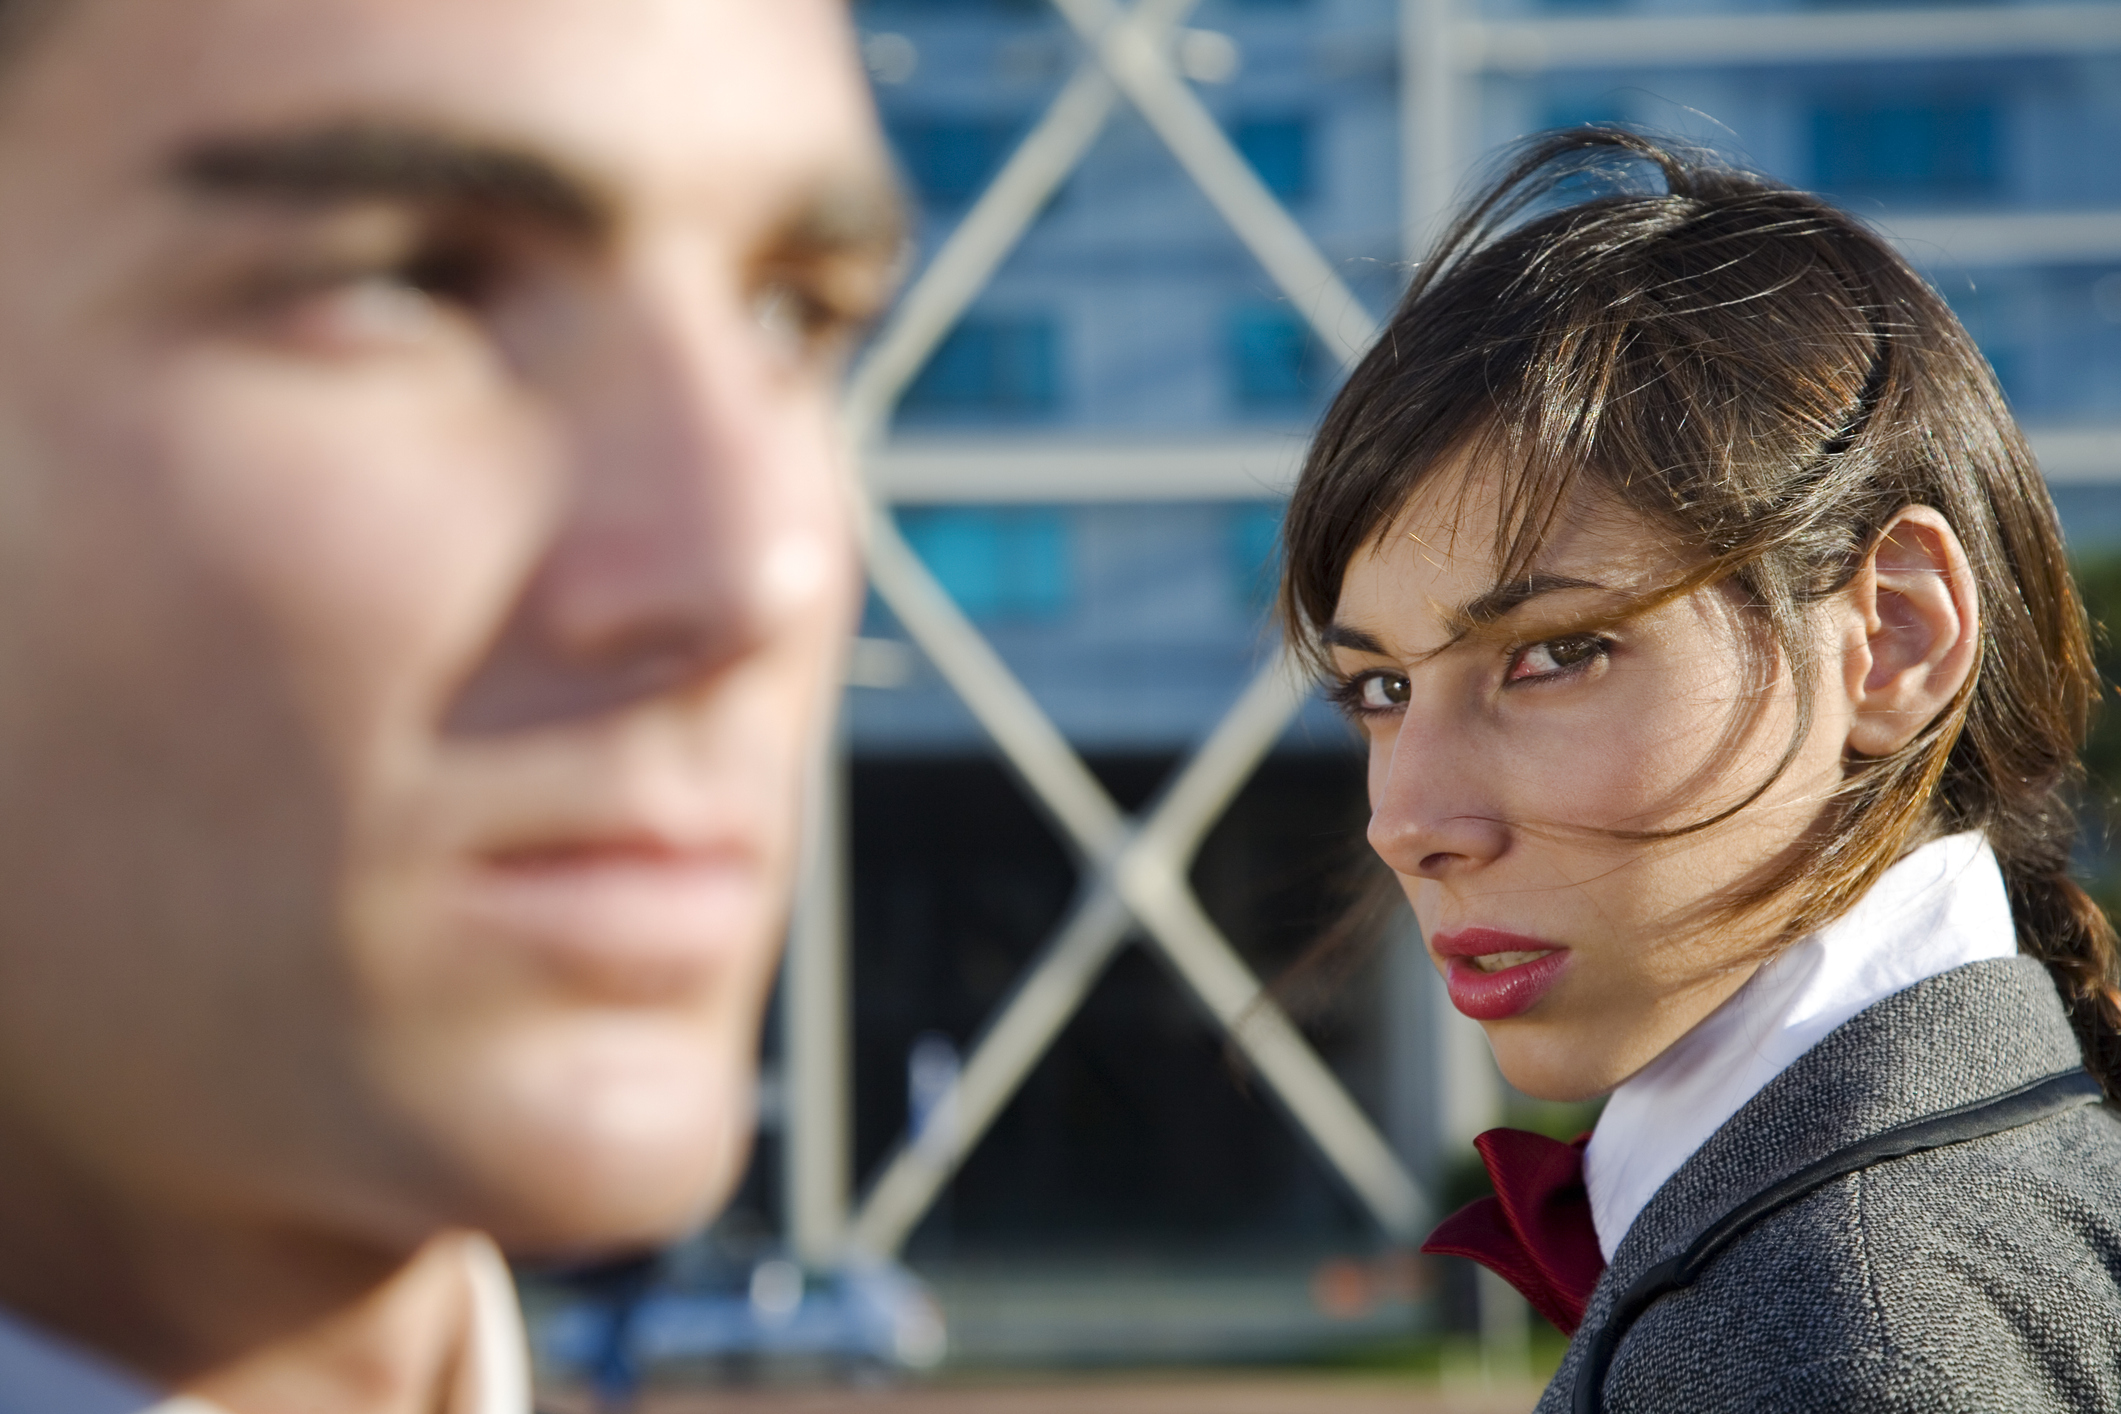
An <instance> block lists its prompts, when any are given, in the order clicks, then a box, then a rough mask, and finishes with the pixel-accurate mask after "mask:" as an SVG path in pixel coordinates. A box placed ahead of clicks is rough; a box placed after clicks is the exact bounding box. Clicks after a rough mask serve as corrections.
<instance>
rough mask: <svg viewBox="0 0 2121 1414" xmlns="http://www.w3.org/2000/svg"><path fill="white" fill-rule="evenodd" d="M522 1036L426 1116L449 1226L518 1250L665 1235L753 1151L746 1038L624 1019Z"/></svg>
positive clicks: (694, 1224) (710, 1203) (584, 1247)
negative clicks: (736, 1043)
mask: <svg viewBox="0 0 2121 1414" xmlns="http://www.w3.org/2000/svg"><path fill="white" fill-rule="evenodd" d="M577 1032H578V1034H573V1035H566V1036H555V1037H549V1038H544V1039H542V1040H540V1041H538V1042H536V1043H534V1044H524V1043H522V1042H520V1041H519V1042H517V1043H516V1044H514V1045H511V1046H509V1047H507V1048H505V1049H504V1050H503V1052H502V1053H501V1054H499V1055H494V1056H488V1057H486V1058H484V1059H485V1060H486V1064H485V1065H482V1066H481V1067H480V1069H481V1070H483V1071H484V1072H485V1074H484V1075H483V1077H482V1079H483V1082H484V1083H474V1084H468V1085H465V1086H464V1087H462V1088H461V1089H460V1090H459V1091H458V1092H457V1094H456V1095H455V1096H454V1097H452V1099H453V1100H454V1103H451V1104H448V1105H447V1106H446V1112H445V1113H442V1114H437V1113H435V1112H434V1111H433V1110H428V1111H427V1112H426V1114H425V1116H424V1121H423V1123H424V1127H426V1128H428V1130H429V1134H430V1136H431V1143H432V1145H433V1147H434V1148H435V1149H437V1150H439V1151H440V1152H441V1154H442V1155H444V1156H445V1157H444V1164H445V1166H446V1167H447V1168H448V1169H449V1170H450V1171H451V1172H452V1173H453V1175H454V1177H455V1180H456V1181H455V1183H454V1184H453V1185H452V1187H454V1188H455V1189H456V1193H455V1194H454V1195H453V1197H454V1200H455V1201H454V1202H453V1203H452V1205H451V1206H452V1207H453V1208H455V1209H456V1210H457V1211H455V1212H453V1213H452V1214H451V1215H450V1220H451V1222H452V1224H453V1225H462V1226H470V1227H477V1228H481V1229H483V1230H485V1231H487V1232H489V1233H491V1234H492V1235H493V1236H494V1238H495V1239H496V1240H497V1241H499V1242H500V1243H501V1245H502V1246H503V1247H504V1248H505V1249H507V1250H508V1251H510V1252H512V1253H518V1254H524V1255H538V1256H555V1257H573V1256H580V1255H585V1254H593V1253H597V1252H602V1251H610V1250H618V1249H625V1248H638V1247H644V1246H653V1245H660V1244H663V1243H667V1242H670V1241H673V1240H675V1239H677V1238H680V1237H683V1236H685V1235H687V1234H688V1233H691V1232H693V1231H696V1230H697V1229H698V1228H699V1227H700V1226H701V1225H702V1224H703V1223H705V1222H706V1221H707V1220H708V1219H709V1218H710V1217H712V1216H713V1214H714V1213H715V1212H716V1211H717V1210H718V1209H719V1208H720V1207H721V1205H722V1204H723V1203H724V1202H726V1201H727V1199H728V1196H729V1194H730V1192H731V1190H732V1189H733V1188H734V1187H735V1185H736V1182H737V1180H738V1179H739V1178H740V1177H741V1175H742V1172H743V1165H744V1162H745V1160H746V1158H747V1157H748V1155H749V1153H750V1148H751V1137H752V1127H753V1118H754V1094H753V1090H754V1084H755V1072H754V1065H753V1061H752V1059H751V1056H752V1045H753V1042H752V1038H751V1037H749V1036H746V1037H745V1038H744V1044H743V1046H742V1047H741V1048H736V1047H730V1046H727V1045H716V1044H714V1043H712V1042H711V1041H707V1040H704V1039H702V1038H700V1037H699V1036H697V1035H695V1034H692V1033H691V1032H689V1031H688V1030H687V1029H685V1028H682V1027H666V1028H656V1027H652V1026H643V1025H639V1024H630V1023H629V1024H624V1025H617V1026H611V1027H606V1028H602V1029H601V1034H597V1031H596V1030H595V1029H592V1031H591V1034H587V1035H584V1034H579V1029H577Z"/></svg>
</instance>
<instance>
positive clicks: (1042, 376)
mask: <svg viewBox="0 0 2121 1414" xmlns="http://www.w3.org/2000/svg"><path fill="white" fill-rule="evenodd" d="M1059 403H1060V332H1059V330H1058V329H1057V328H1056V327H1055V325H1054V322H1053V321H1052V320H1051V319H1048V318H1045V317H1043V316H1024V317H1017V318H987V317H981V318H972V319H967V320H965V321H964V322H963V323H961V324H959V325H958V326H957V328H956V329H954V330H952V331H951V333H950V336H949V337H948V338H946V339H944V340H943V342H942V346H941V347H939V348H938V349H937V350H936V351H935V354H934V356H933V357H931V358H930V359H929V360H928V364H927V366H926V367H925V368H923V369H922V370H921V373H920V376H919V377H918V378H916V379H914V380H913V386H912V387H911V388H909V389H907V390H906V397H905V400H904V401H903V402H902V403H901V404H900V407H901V409H902V410H903V411H905V412H907V413H909V414H912V415H914V416H917V417H918V416H921V415H929V416H936V417H945V418H947V417H950V416H953V415H962V416H988V417H1001V418H1015V417H1035V416H1038V415H1041V414H1044V413H1048V412H1051V411H1053V410H1054V409H1055V408H1056V407H1057V406H1059Z"/></svg>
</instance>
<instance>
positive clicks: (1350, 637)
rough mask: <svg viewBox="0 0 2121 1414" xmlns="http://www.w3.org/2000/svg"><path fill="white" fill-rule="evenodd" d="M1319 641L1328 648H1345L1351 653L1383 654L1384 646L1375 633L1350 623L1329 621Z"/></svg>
mask: <svg viewBox="0 0 2121 1414" xmlns="http://www.w3.org/2000/svg"><path fill="white" fill-rule="evenodd" d="M1318 637H1319V641H1320V642H1322V643H1324V644H1325V645H1326V647H1328V648H1345V649H1347V650H1349V651H1350V652H1353V653H1374V654H1377V655H1378V656H1380V657H1381V656H1383V654H1384V651H1385V646H1384V644H1383V643H1381V642H1379V641H1378V639H1377V636H1376V635H1375V634H1370V633H1365V632H1363V631H1362V630H1361V629H1359V628H1356V627H1354V626H1353V625H1351V624H1343V623H1330V624H1327V625H1326V628H1325V632H1323V633H1321V634H1320V635H1319V636H1318Z"/></svg>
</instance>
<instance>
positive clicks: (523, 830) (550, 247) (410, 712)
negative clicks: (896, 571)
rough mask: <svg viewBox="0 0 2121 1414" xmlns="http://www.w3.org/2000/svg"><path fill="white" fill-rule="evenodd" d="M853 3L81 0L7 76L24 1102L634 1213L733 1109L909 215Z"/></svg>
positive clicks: (645, 1208)
mask: <svg viewBox="0 0 2121 1414" xmlns="http://www.w3.org/2000/svg"><path fill="white" fill-rule="evenodd" d="M846 27H847V20H846V15H845V5H844V0H299V3H291V0H74V4H73V8H72V9H71V10H70V11H67V12H65V13H63V14H62V16H61V18H60V20H59V21H58V23H57V25H56V27H55V28H53V29H52V30H50V31H49V32H47V33H45V34H44V35H43V36H42V37H41V38H40V39H39V40H38V42H37V43H36V45H35V46H33V47H32V48H31V49H30V50H29V51H28V52H27V53H26V54H25V55H24V57H23V59H22V60H21V62H20V66H19V67H18V68H16V69H14V70H12V71H9V72H8V73H7V74H6V75H5V77H4V82H0V193H4V194H5V195H4V200H0V1142H4V1143H5V1144H6V1145H7V1146H8V1147H9V1148H10V1150H11V1151H12V1152H13V1153H14V1154H15V1155H16V1156H17V1159H18V1160H19V1159H20V1158H22V1157H23V1156H24V1155H37V1156H41V1157H42V1159H43V1160H44V1161H45V1162H47V1163H49V1164H53V1165H57V1166H59V1167H60V1169H61V1171H64V1172H68V1173H70V1174H72V1175H73V1177H74V1178H75V1179H76V1180H78V1181H79V1182H80V1183H81V1184H82V1185H84V1186H85V1188H86V1189H87V1190H89V1191H94V1192H98V1193H101V1194H104V1195H105V1196H106V1197H108V1198H109V1199H111V1200H112V1201H114V1202H119V1203H134V1204H147V1205H152V1206H158V1207H167V1208H176V1209H182V1210H186V1211H190V1212H195V1213H197V1214H201V1215H208V1216H213V1215H218V1216H221V1217H226V1218H229V1219H232V1220H242V1219H244V1218H246V1217H255V1216H262V1217H265V1218H267V1219H269V1220H271V1221H273V1222H276V1223H284V1224H292V1225H310V1224H317V1223H324V1224H331V1225H336V1227H337V1228H338V1229H340V1230H345V1231H348V1232H352V1233H359V1234H364V1235H366V1236H368V1237H374V1238H379V1239H382V1240H389V1241H406V1242H410V1241H413V1240H417V1239H418V1238H420V1237H422V1236H424V1235H425V1234H426V1233H427V1232H428V1231H430V1230H432V1228H434V1227H435V1226H436V1225H438V1224H444V1223H448V1224H475V1225H480V1226H485V1227H488V1228H490V1229H492V1230H493V1231H495V1232H496V1233H497V1234H498V1235H500V1236H501V1237H502V1239H503V1240H504V1241H512V1242H515V1243H517V1244H518V1245H523V1246H531V1247H539V1246H542V1247H548V1248H567V1247H573V1246H577V1245H597V1244H603V1243H610V1242H625V1241H632V1240H639V1239H645V1238H651V1237H654V1236H657V1235H661V1234H664V1233H667V1232H669V1231H672V1230H673V1229H676V1228H680V1227H682V1226H683V1225H684V1224H685V1223H687V1222H689V1221H691V1220H693V1219H695V1218H697V1217H698V1216H700V1215H701V1214H702V1213H703V1212H704V1211H705V1210H706V1209H708V1208H709V1207H710V1206H711V1205H712V1204H713V1203H715V1202H717V1201H719V1199H720V1198H721V1197H723V1196H724V1194H725V1193H726V1190H727V1187H728V1184H729V1182H730V1181H731V1179H732V1177H733V1175H734V1173H735V1172H736V1169H737V1166H738V1164H739V1163H740V1161H741V1158H742V1155H743V1151H744V1148H745V1143H746V1134H747V1131H748V1125H749V1120H750V1088H751V1083H752V1080H751V1072H752V1059H751V1058H752V1053H753V1049H754V1045H755V1039H756V1030H757V1021H758V1014H759V1011H760V1008H761V1005H762V1002H763V998H764V995H765V991H766V988H767V985H768V981H769V977H770V974H771V970H772V965H773V956H774V951H775V945H776V943H777V940H778V937H779V932H780V928H781V925H782V920H783V911H784V907H785V902H786V897H785V896H786V891H787V887H788V885H789V881H790V875H791V869H792V855H793V845H794V840H795V836H796V826H797V820H796V807H797V802H798V796H799V794H800V789H799V788H800V784H801V778H802V775H803V769H804V761H805V757H806V753H807V749H808V746H809V744H810V743H811V742H812V741H813V740H814V739H815V737H816V735H817V732H818V727H819V722H820V714H821V711H822V709H823V708H824V707H825V705H826V701H827V698H828V695H829V694H830V692H831V691H832V688H833V683H834V680H835V668H836V654H837V647H838V644H839V642H840V640H841V637H842V635H843V633H844V632H845V630H846V628H847V625H848V622H849V620H850V618H851V611H852V608H853V604H854V597H855V596H854V588H855V584H856V579H855V575H854V571H853V568H852V562H851V555H850V547H849V525H848V512H847V508H846V506H845V505H844V504H843V499H842V494H841V490H840V487H839V483H838V479H839V476H840V469H839V466H838V454H837V447H836V443H835V438H834V435H833V432H832V430H831V426H830V420H829V413H830V405H831V402H832V399H833V382H834V374H835V371H836V370H835V364H836V362H837V359H838V356H839V354H840V352H841V345H842V343H843V342H844V339H843V336H844V335H845V333H846V331H847V329H848V327H849V326H850V324H851V323H853V322H856V321H859V320H860V319H862V318H864V317H866V316H867V315H868V314H870V313H871V312H872V311H873V307H874V305H875V303H876V301H877V300H878V299H879V298H881V296H882V294H883V291H884V283H885V279H886V273H887V272H886V266H887V264H888V262H889V260H890V257H891V256H892V254H893V245H894V239H895V231H894V227H893V225H892V220H891V217H892V212H891V208H890V203H889V199H888V196H887V191H886V184H885V182H884V179H883V176H882V173H883V163H882V161H881V159H880V157H879V148H878V146H877V143H876V139H875V137H874V134H873V131H872V120H871V117H870V114H869V111H868V107H867V98H866V94H865V91H864V88H863V85H862V84H861V82H860V78H859V73H858V69H857V66H856V64H855V62H854V60H853V58H852V54H851V44H850V41H849V36H848V34H847V32H846Z"/></svg>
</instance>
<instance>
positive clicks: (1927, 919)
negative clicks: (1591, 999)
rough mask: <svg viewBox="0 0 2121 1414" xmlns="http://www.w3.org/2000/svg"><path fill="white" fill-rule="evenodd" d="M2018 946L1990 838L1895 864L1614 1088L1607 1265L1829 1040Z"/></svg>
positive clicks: (1596, 1168) (1607, 1155)
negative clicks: (1726, 1132)
mask: <svg viewBox="0 0 2121 1414" xmlns="http://www.w3.org/2000/svg"><path fill="white" fill-rule="evenodd" d="M2017 951H2018V940H2017V931H2016V928H2015V927H2014V925H2013V924H2012V921H2011V905H2010V896H2009V894H2008V892H2007V891H2006V890H2005V888H2004V884H2003V871H2002V869H2001V868H2000V867H1998V865H1997V863H1996V856H1995V853H1994V852H1993V851H1992V850H1990V848H1989V846H1988V841H1987V840H1985V839H1983V838H1982V837H1981V835H1980V834H1978V833H1972V832H1969V833H1966V834H1959V835H1949V836H1947V837H1945V838H1944V839H1941V840H1932V841H1931V842H1930V843H1928V844H1926V845H1923V846H1922V847H1921V848H1920V849H1917V850H1915V851H1914V852H1912V853H1911V854H1909V855H1908V856H1907V857H1906V858H1905V859H1902V860H1901V861H1900V862H1899V863H1897V864H1895V865H1894V866H1893V867H1892V868H1890V869H1888V870H1886V872H1885V873H1884V875H1883V876H1881V877H1880V878H1879V880H1878V882H1877V883H1876V884H1875V885H1874V886H1872V888H1871V891H1870V892H1869V893H1867V894H1865V895H1864V896H1863V897H1862V898H1861V899H1860V900H1858V901H1857V903H1856V906H1855V907H1854V908H1851V909H1850V910H1849V911H1848V912H1847V913H1846V914H1843V915H1842V916H1841V917H1840V918H1838V919H1836V920H1834V921H1833V922H1832V923H1829V924H1828V925H1827V926H1826V927H1824V928H1821V929H1820V930H1819V931H1818V932H1816V933H1811V934H1808V935H1806V936H1805V937H1804V938H1801V939H1799V940H1798V941H1797V942H1796V943H1795V944H1793V945H1792V946H1791V947H1790V948H1788V949H1787V950H1786V951H1784V952H1782V953H1780V954H1779V955H1777V956H1776V957H1775V958H1774V959H1773V960H1772V961H1770V962H1769V963H1768V964H1767V965H1766V966H1764V967H1762V968H1761V969H1760V970H1759V971H1758V972H1756V973H1754V974H1753V976H1752V977H1751V978H1750V979H1749V980H1748V981H1747V982H1746V984H1745V985H1744V986H1743V987H1740V988H1739V989H1738V991H1737V992H1735V993H1734V994H1733V995H1732V996H1731V998H1730V999H1729V1000H1728V1001H1726V1002H1725V1003H1724V1004H1723V1005H1722V1006H1720V1007H1718V1008H1717V1009H1716V1010H1715V1011H1713V1012H1711V1013H1710V1014H1709V1015H1708V1016H1707V1017H1706V1018H1705V1019H1704V1020H1703V1021H1702V1022H1701V1023H1700V1024H1699V1025H1697V1026H1696V1027H1695V1028H1694V1029H1693V1030H1691V1031H1689V1032H1687V1034H1686V1035H1684V1036H1682V1037H1681V1038H1680V1039H1679V1040H1678V1041H1676V1042H1674V1043H1673V1044H1672V1046H1671V1047H1670V1048H1669V1049H1667V1050H1666V1051H1665V1052H1664V1054H1662V1055H1660V1056H1658V1057H1657V1059H1655V1060H1653V1061H1651V1062H1650V1063H1649V1064H1648V1065H1646V1066H1644V1067H1643V1068H1642V1069H1641V1070H1639V1071H1637V1072H1636V1073H1635V1074H1634V1075H1632V1076H1630V1077H1629V1078H1628V1079H1627V1080H1626V1081H1625V1082H1624V1083H1623V1084H1622V1085H1621V1086H1620V1087H1619V1088H1618V1089H1616V1090H1614V1091H1613V1094H1612V1097H1611V1098H1610V1099H1608V1100H1607V1101H1606V1107H1605V1112H1604V1113H1603V1114H1601V1115H1600V1116H1599V1118H1598V1126H1597V1128H1596V1129H1595V1130H1593V1131H1592V1133H1591V1142H1590V1144H1589V1146H1588V1147H1586V1149H1585V1150H1584V1156H1583V1159H1584V1164H1583V1167H1584V1186H1585V1187H1586V1188H1587V1189H1588V1190H1589V1192H1590V1198H1591V1221H1592V1223H1593V1224H1594V1225H1595V1226H1596V1227H1597V1229H1598V1246H1599V1248H1600V1250H1602V1251H1603V1252H1604V1253H1605V1257H1606V1260H1607V1261H1608V1262H1610V1261H1611V1260H1612V1259H1613V1253H1614V1251H1615V1250H1616V1249H1617V1248H1618V1247H1619V1246H1620V1240H1621V1238H1623V1237H1625V1236H1626V1235H1627V1230H1628V1228H1629V1226H1630V1225H1632V1224H1633V1223H1634V1221H1635V1218H1636V1215H1637V1214H1639V1213H1640V1212H1641V1211H1642V1210H1643V1208H1644V1207H1645V1206H1647V1205H1648V1203H1649V1201H1650V1199H1651V1198H1652V1197H1654V1196H1655V1195H1656V1192H1657V1190H1658V1189H1659V1188H1662V1187H1663V1186H1664V1182H1665V1180H1666V1179H1668V1178H1670V1177H1671V1176H1672V1175H1673V1174H1674V1173H1677V1172H1678V1171H1679V1167H1680V1165H1682V1164H1684V1163H1685V1162H1686V1161H1687V1160H1688V1159H1689V1158H1690V1157H1692V1156H1693V1153H1694V1151H1695V1150H1696V1149H1699V1148H1700V1147H1701V1146H1702V1145H1703V1144H1704V1143H1706V1142H1708V1138H1709V1136H1710V1135H1712V1134H1714V1133H1715V1132H1716V1131H1717V1130H1718V1129H1721V1128H1722V1127H1723V1125H1724V1122H1725V1121H1726V1120H1728V1119H1730V1117H1731V1116H1732V1115H1734V1114H1736V1113H1737V1112H1738V1111H1739V1109H1740V1108H1741V1107H1743V1106H1744V1104H1745V1102H1746V1101H1748V1100H1750V1099H1752V1098H1753V1096H1755V1095H1757V1094H1759V1093H1760V1090H1761V1088H1762V1087H1763V1086H1765V1085H1766V1084H1767V1083H1768V1082H1769V1081H1770V1080H1773V1079H1774V1078H1775V1077H1776V1076H1777V1075H1780V1074H1781V1073H1782V1072H1783V1071H1784V1070H1785V1069H1787V1068H1788V1066H1789V1065H1790V1063H1791V1062H1792V1061H1794V1060H1796V1059H1797V1058H1798V1057H1799V1056H1801V1055H1803V1054H1804V1053H1805V1052H1806V1051H1808V1050H1810V1049H1811V1048H1812V1047H1813V1046H1815V1045H1817V1044H1818V1043H1819V1042H1820V1041H1821V1040H1823V1039H1824V1038H1825V1037H1826V1034H1827V1033H1828V1032H1830V1031H1832V1030H1833V1029H1834V1028H1835V1027H1837V1026H1839V1025H1840V1024H1841V1023H1842V1022H1844V1021H1847V1020H1848V1019H1849V1018H1850V1017H1852V1016H1854V1015H1855V1014H1856V1013H1857V1012H1859V1011H1862V1010H1863V1009H1864V1008H1866V1007H1868V1006H1870V1005H1872V1004H1873V1003H1875V1002H1880V1001H1883V1000H1884V999H1885V998H1887V997H1889V996H1891V995H1892V994H1893V993H1895V992H1898V991H1901V990H1903V989H1905V988H1907V987H1911V986H1913V985H1914V984H1915V983H1917V982H1920V981H1922V980H1923V979H1924V978H1926V977H1934V976H1936V975H1937V974H1939V973H1941V972H1949V971H1950V970H1951V969H1953V968H1955V967H1961V966H1964V965H1965V964H1967V963H1969V962H1979V961H1982V960H1984V959H1987V958H1996V957H2010V956H2012V955H2013V954H2015V953H2016V952H2017Z"/></svg>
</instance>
